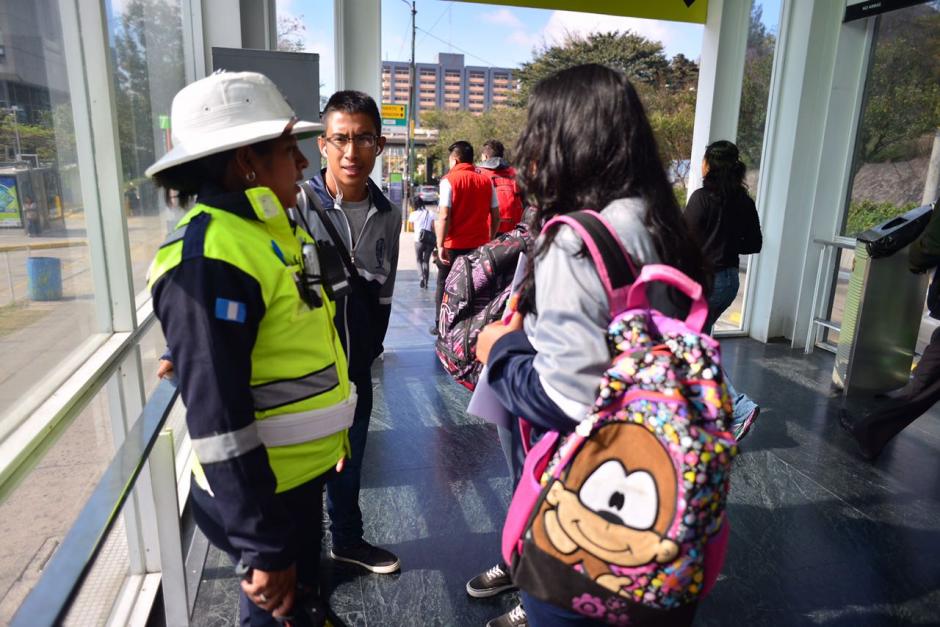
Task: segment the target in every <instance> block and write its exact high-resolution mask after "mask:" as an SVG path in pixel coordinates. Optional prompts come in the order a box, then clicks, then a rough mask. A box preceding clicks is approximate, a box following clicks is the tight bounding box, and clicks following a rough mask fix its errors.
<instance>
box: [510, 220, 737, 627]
mask: <svg viewBox="0 0 940 627" xmlns="http://www.w3.org/2000/svg"><path fill="white" fill-rule="evenodd" d="M586 216H587V217H589V219H585V217H586ZM559 223H564V224H568V225H569V226H571V227H572V228H574V230H575V231H576V232H577V233H578V234H579V235H580V237H581V238H582V239H583V240H584V243H585V244H586V246H587V249H588V251H589V252H590V254H591V256H592V258H593V259H594V263H595V266H596V267H597V270H598V273H599V274H600V276H601V280H602V282H603V283H604V286H605V289H606V290H607V298H608V302H609V303H610V315H611V320H612V321H611V323H610V326H609V329H608V338H609V342H610V347H611V353H612V355H613V359H612V362H611V365H610V368H609V369H608V370H607V372H606V373H605V375H604V377H603V378H602V380H601V383H600V387H599V390H598V394H597V400H596V401H595V403H594V407H593V409H592V412H591V413H590V414H589V415H588V417H587V418H585V419H584V420H583V421H582V422H581V423H580V424H579V425H578V426H577V428H576V429H575V431H574V432H572V433H571V434H569V435H567V436H561V435H560V434H559V433H557V432H554V431H550V432H548V433H547V434H546V435H544V436H543V437H542V439H541V440H540V441H539V442H538V443H537V444H536V445H535V447H533V448H532V450H531V451H529V453H528V455H527V457H526V461H525V466H524V470H523V473H522V479H521V481H520V483H519V485H518V486H517V488H516V491H515V494H514V495H513V499H512V503H511V504H510V507H509V514H508V516H507V519H506V524H505V526H504V529H503V539H502V553H503V559H504V560H505V561H506V563H507V564H509V565H510V570H511V573H512V578H513V581H514V582H515V583H516V585H518V586H519V587H520V588H521V589H523V590H525V591H526V592H527V593H528V594H530V595H532V596H534V597H536V598H538V599H541V600H543V601H547V602H550V603H553V604H555V605H557V606H559V607H563V608H565V609H568V610H573V611H575V612H578V613H580V614H583V615H585V616H588V617H591V618H594V619H596V620H598V621H605V622H608V623H611V624H618V625H644V624H648V625H687V624H690V623H691V622H692V620H693V618H694V616H695V610H696V605H697V602H698V600H699V599H701V598H702V597H703V596H704V595H705V594H707V592H708V591H709V590H710V588H711V586H712V585H713V584H714V582H715V580H716V579H717V576H718V572H719V571H720V569H721V564H722V562H723V560H724V553H725V549H726V546H727V537H728V524H727V521H726V520H725V501H726V496H727V492H728V483H729V478H730V469H731V461H732V458H733V457H734V456H735V455H736V454H737V452H738V449H737V445H736V443H735V441H734V438H733V436H732V434H731V433H729V432H728V424H729V422H728V421H729V416H730V411H731V401H730V398H729V396H728V393H727V390H726V388H725V385H724V384H723V383H722V374H721V369H720V368H719V350H718V343H717V342H716V341H715V340H713V339H712V338H710V337H708V336H705V335H702V334H701V331H702V327H703V325H704V323H705V317H706V314H707V312H708V306H707V304H706V302H705V300H704V298H703V294H702V288H701V286H700V285H698V284H697V283H695V282H694V281H692V280H691V279H690V278H688V277H687V276H686V275H685V274H683V273H682V272H680V271H678V270H676V269H675V268H672V267H670V266H665V265H647V266H644V267H643V269H642V272H640V274H639V276H638V277H637V278H636V281H635V282H634V283H633V284H632V285H630V284H629V282H628V281H624V280H622V279H619V280H618V279H616V278H614V279H612V276H613V275H614V273H620V274H622V269H623V268H624V267H629V268H631V269H632V262H631V261H630V258H629V256H628V255H627V254H626V252H625V251H624V250H623V247H622V244H621V243H620V239H619V238H618V237H616V234H615V233H614V231H613V230H612V229H611V227H610V225H609V224H607V222H606V221H605V220H604V219H603V218H602V217H601V216H600V215H599V214H597V213H595V212H577V213H576V214H569V215H566V216H560V217H556V218H555V219H553V220H551V221H550V222H549V223H548V224H546V225H545V229H549V228H553V227H554V225H556V224H559ZM544 232H545V230H544V229H543V233H544ZM611 250H616V251H619V252H616V253H614V254H613V255H612V254H611V252H610V251H611ZM602 251H603V252H602ZM633 276H636V274H635V272H634V274H633ZM653 282H661V283H665V284H666V285H669V286H671V287H673V288H675V289H677V290H679V291H680V292H682V293H684V294H685V295H687V296H688V297H689V298H690V299H691V300H692V306H691V311H690V313H689V315H688V317H687V319H686V320H684V321H683V320H677V319H674V318H670V317H668V316H666V315H664V314H662V313H660V312H659V311H656V310H653V309H651V307H650V304H649V301H648V298H647V287H648V286H649V285H650V284H651V283H653Z"/></svg>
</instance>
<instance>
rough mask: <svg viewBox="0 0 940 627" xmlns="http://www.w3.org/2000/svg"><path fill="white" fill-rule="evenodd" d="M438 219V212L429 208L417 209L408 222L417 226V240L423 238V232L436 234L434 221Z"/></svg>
mask: <svg viewBox="0 0 940 627" xmlns="http://www.w3.org/2000/svg"><path fill="white" fill-rule="evenodd" d="M436 219H437V212H435V211H433V210H431V209H428V208H427V206H425V207H422V208H421V209H416V210H415V211H412V212H411V215H410V216H408V221H409V222H411V223H412V224H414V225H415V239H416V240H417V239H420V238H421V231H430V232H432V233H433V232H434V220H436Z"/></svg>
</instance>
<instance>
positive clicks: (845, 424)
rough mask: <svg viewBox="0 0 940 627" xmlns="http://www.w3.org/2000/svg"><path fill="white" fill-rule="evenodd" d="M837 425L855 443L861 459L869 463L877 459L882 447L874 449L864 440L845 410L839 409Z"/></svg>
mask: <svg viewBox="0 0 940 627" xmlns="http://www.w3.org/2000/svg"><path fill="white" fill-rule="evenodd" d="M839 424H840V425H842V428H843V429H845V430H846V432H848V434H849V435H850V436H852V439H853V440H855V443H856V444H857V445H858V451H859V453H861V454H862V457H864V458H865V459H867V460H868V461H870V462H873V461H875V459H877V457H878V455H880V454H881V450H882V448H883V447H876V446H874V445H873V444H871V443H870V442H868V441H867V440H866V439H865V437H864V436H863V435H862V433H861V429H859V428H858V425H857V424H856V423H855V421H854V420H853V419H852V414H850V413H849V412H848V411H846V410H845V409H840V410H839Z"/></svg>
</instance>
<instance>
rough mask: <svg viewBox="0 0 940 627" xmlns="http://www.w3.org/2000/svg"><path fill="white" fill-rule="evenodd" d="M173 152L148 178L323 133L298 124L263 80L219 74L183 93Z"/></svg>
mask: <svg viewBox="0 0 940 627" xmlns="http://www.w3.org/2000/svg"><path fill="white" fill-rule="evenodd" d="M170 124H171V128H172V138H173V149H172V150H170V152H168V153H166V154H165V155H163V156H162V157H161V158H160V159H159V160H157V162H156V163H154V164H153V165H152V166H150V167H149V168H147V171H146V174H147V176H153V175H154V174H156V173H157V172H161V171H163V170H166V169H167V168H172V167H173V166H176V165H180V164H181V163H186V162H188V161H195V160H196V159H199V158H201V157H205V156H208V155H213V154H216V153H219V152H224V151H226V150H231V149H232V148H238V147H240V146H248V145H249V144H255V143H257V142H261V141H264V140H266V139H274V138H276V137H280V136H281V135H285V134H287V135H301V134H312V133H315V132H317V131H322V130H323V125H322V124H319V123H315V122H305V121H299V120H297V118H296V117H295V116H294V110H293V109H291V107H290V105H289V104H287V101H286V100H284V96H282V95H281V92H280V91H278V89H277V87H276V86H275V85H274V83H272V82H271V79H269V78H268V77H267V76H265V75H264V74H258V73H257V72H225V71H219V72H215V73H214V74H212V75H210V76H207V77H206V78H204V79H202V80H198V81H196V82H195V83H191V84H189V85H187V86H186V87H184V88H183V89H181V90H180V91H179V93H177V94H176V96H175V97H174V98H173V107H172V109H171V110H170Z"/></svg>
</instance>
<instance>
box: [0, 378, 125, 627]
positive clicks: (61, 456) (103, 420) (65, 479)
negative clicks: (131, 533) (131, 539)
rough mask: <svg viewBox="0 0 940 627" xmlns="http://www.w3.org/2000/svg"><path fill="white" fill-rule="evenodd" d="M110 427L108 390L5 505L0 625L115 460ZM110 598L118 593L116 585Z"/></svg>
mask: <svg viewBox="0 0 940 627" xmlns="http://www.w3.org/2000/svg"><path fill="white" fill-rule="evenodd" d="M111 424H112V419H111V404H110V403H109V398H108V391H107V386H106V387H104V388H102V390H101V392H99V393H98V394H97V395H96V396H95V397H94V398H93V399H92V400H91V402H90V403H89V404H88V406H87V407H86V408H85V409H84V411H82V412H81V414H79V415H78V416H77V417H76V418H75V419H74V420H73V421H72V423H71V424H70V425H69V426H68V427H67V428H66V429H65V430H64V432H63V433H62V434H61V436H59V437H58V439H57V441H56V442H55V444H53V445H52V447H51V448H50V449H49V450H48V451H47V452H46V453H45V454H44V455H43V456H42V458H41V459H40V460H39V461H38V462H37V464H36V466H35V467H34V468H33V469H32V470H31V471H30V472H29V475H28V476H26V478H25V479H23V481H22V482H21V483H20V484H19V485H18V486H17V487H16V489H14V490H13V491H12V492H11V493H10V494H9V495H7V496H6V498H5V499H4V500H3V502H2V503H0V624H2V625H6V624H8V623H9V621H10V619H11V618H12V616H13V614H14V613H15V612H16V609H17V608H18V607H19V606H20V604H21V603H22V602H23V600H24V599H25V598H26V595H27V594H28V593H29V591H30V590H32V589H33V587H34V586H35V585H36V582H37V581H39V577H40V575H41V574H42V569H43V566H44V565H45V563H46V561H47V560H48V559H49V557H51V556H52V554H53V552H54V551H55V550H56V548H57V547H58V546H59V544H60V543H61V542H62V539H63V538H64V537H65V534H66V533H68V531H69V529H70V528H71V526H72V524H73V523H74V522H75V518H76V516H78V513H79V512H80V511H81V508H82V506H83V505H84V504H85V501H86V500H87V498H88V496H89V495H90V494H91V492H92V490H94V488H95V485H96V484H97V482H98V480H99V479H100V477H101V473H102V472H103V471H104V469H105V468H106V467H107V465H108V463H109V462H110V461H111V458H112V457H113V456H114V450H115V447H114V437H113V431H112V427H111ZM124 546H125V548H124V554H125V555H126V544H125V545H124ZM125 559H126V558H125ZM122 568H123V570H126V566H124V567H122ZM107 593H108V594H112V593H113V594H115V595H116V594H117V591H116V590H115V589H113V586H111V587H108V588H107ZM108 607H110V602H108ZM84 624H86V625H92V624H104V621H101V622H87V623H84Z"/></svg>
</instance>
